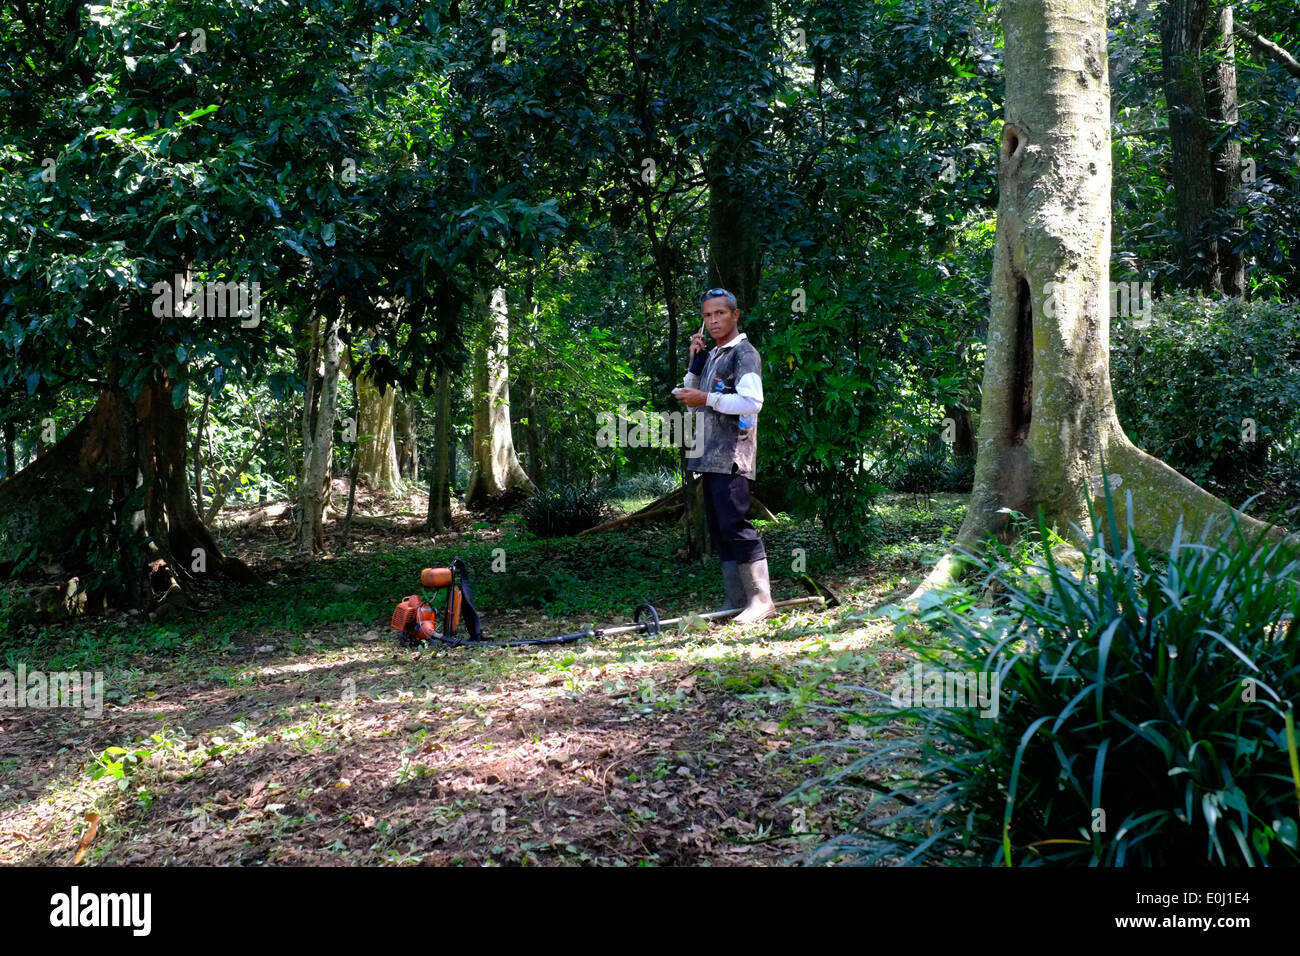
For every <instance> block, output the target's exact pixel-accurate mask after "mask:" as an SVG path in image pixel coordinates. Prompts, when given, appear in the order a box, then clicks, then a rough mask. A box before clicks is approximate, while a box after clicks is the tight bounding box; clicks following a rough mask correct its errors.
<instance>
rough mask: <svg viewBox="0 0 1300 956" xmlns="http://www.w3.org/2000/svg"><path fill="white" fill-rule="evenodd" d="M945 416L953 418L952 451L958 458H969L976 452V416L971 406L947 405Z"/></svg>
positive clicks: (944, 411) (944, 408)
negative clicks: (972, 412)
mask: <svg viewBox="0 0 1300 956" xmlns="http://www.w3.org/2000/svg"><path fill="white" fill-rule="evenodd" d="M943 417H944V418H951V419H952V422H953V430H952V453H953V454H954V455H955V456H956V457H958V458H969V457H970V456H972V455H974V454H975V417H974V416H973V415H972V414H971V410H970V409H969V408H959V407H957V406H956V405H945V406H944V407H943Z"/></svg>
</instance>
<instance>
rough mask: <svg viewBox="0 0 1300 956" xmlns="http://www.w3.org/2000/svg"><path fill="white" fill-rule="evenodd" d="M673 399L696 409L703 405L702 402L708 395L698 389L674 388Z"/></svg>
mask: <svg viewBox="0 0 1300 956" xmlns="http://www.w3.org/2000/svg"><path fill="white" fill-rule="evenodd" d="M673 398H675V399H677V400H678V401H679V402H681V403H682V404H684V405H688V406H690V407H691V408H697V407H699V406H700V405H703V404H704V400H705V399H706V398H708V395H707V394H706V393H705V392H701V391H700V390H699V389H698V388H675V389H673Z"/></svg>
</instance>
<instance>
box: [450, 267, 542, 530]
mask: <svg viewBox="0 0 1300 956" xmlns="http://www.w3.org/2000/svg"><path fill="white" fill-rule="evenodd" d="M480 303H481V299H480ZM483 311H485V312H486V315H485V316H484V321H483V327H482V331H481V333H480V335H479V341H478V344H477V346H476V347H475V350H474V473H473V476H472V477H471V478H470V482H469V489H468V491H467V493H466V496H465V497H466V501H467V503H468V504H469V505H470V506H471V507H480V506H481V505H483V504H484V503H485V502H487V501H488V500H489V499H492V498H499V497H501V496H502V495H505V494H507V493H508V492H512V491H524V492H527V493H528V494H532V492H533V491H535V490H536V488H535V487H534V485H533V482H532V479H530V478H529V477H528V475H527V473H526V472H525V471H524V468H523V466H522V465H521V464H519V456H518V455H517V454H516V453H515V440H514V436H513V435H512V434H511V432H510V381H509V376H510V360H509V354H510V352H509V344H508V340H509V334H510V326H509V316H508V315H507V312H506V292H505V289H501V288H498V289H495V290H493V292H492V299H491V302H490V303H489V304H488V307H487V308H486V310H483Z"/></svg>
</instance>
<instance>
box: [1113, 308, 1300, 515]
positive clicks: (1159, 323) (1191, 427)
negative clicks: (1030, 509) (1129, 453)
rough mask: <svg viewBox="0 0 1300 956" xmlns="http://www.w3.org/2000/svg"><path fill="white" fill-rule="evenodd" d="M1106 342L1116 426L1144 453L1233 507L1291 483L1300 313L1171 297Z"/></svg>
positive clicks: (1298, 425)
mask: <svg viewBox="0 0 1300 956" xmlns="http://www.w3.org/2000/svg"><path fill="white" fill-rule="evenodd" d="M1112 343H1113V348H1112V351H1111V379H1112V382H1113V386H1114V391H1115V401H1116V406H1117V408H1118V412H1119V418H1120V422H1121V423H1122V424H1123V426H1124V429H1125V431H1126V432H1128V434H1129V436H1130V437H1131V438H1132V439H1133V440H1134V441H1135V442H1136V443H1137V444H1138V445H1140V446H1141V447H1142V448H1143V449H1144V450H1146V451H1148V452H1150V453H1151V454H1153V455H1155V456H1156V457H1157V458H1161V459H1164V460H1165V461H1166V462H1168V463H1169V464H1170V465H1172V466H1173V467H1174V468H1176V469H1178V470H1179V471H1180V472H1182V473H1183V474H1185V475H1187V476H1188V477H1189V478H1191V479H1192V480H1193V481H1195V482H1197V483H1198V484H1202V485H1206V486H1207V487H1209V488H1210V489H1211V490H1213V491H1216V492H1217V493H1219V494H1221V495H1226V496H1227V497H1228V498H1229V500H1231V501H1232V502H1233V503H1234V504H1237V505H1240V504H1241V502H1242V501H1244V500H1245V499H1246V498H1249V497H1250V496H1251V495H1253V494H1255V493H1257V492H1259V491H1260V490H1261V488H1262V486H1263V484H1264V483H1266V482H1269V481H1288V480H1289V481H1293V482H1294V481H1300V306H1298V305H1296V304H1294V303H1283V302H1277V301H1267V300H1260V301H1253V302H1242V301H1241V300H1239V299H1223V300H1216V299H1209V298H1205V297H1203V296H1193V295H1184V294H1177V295H1170V296H1166V297H1164V298H1161V299H1159V300H1157V301H1156V303H1155V308H1154V309H1153V316H1152V321H1151V324H1150V325H1149V326H1147V327H1146V328H1144V329H1139V328H1137V327H1136V326H1135V325H1134V324H1133V323H1131V322H1128V321H1124V320H1121V321H1117V322H1115V323H1114V324H1113V325H1112ZM1247 420H1249V421H1250V422H1253V423H1254V432H1255V433H1254V436H1253V437H1254V440H1253V441H1250V440H1243V433H1245V434H1246V435H1249V428H1248V423H1247Z"/></svg>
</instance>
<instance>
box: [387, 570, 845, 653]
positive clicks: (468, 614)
mask: <svg viewBox="0 0 1300 956" xmlns="http://www.w3.org/2000/svg"><path fill="white" fill-rule="evenodd" d="M799 582H800V583H801V584H803V586H804V587H805V588H807V589H808V591H809V592H810V596H809V597H802V598H793V599H791V600H789V601H777V602H776V607H777V608H786V607H797V606H799V605H802V604H824V605H826V606H827V607H835V606H837V605H838V604H839V603H840V599H839V596H838V595H837V594H835V592H834V591H832V590H831V589H830V588H828V587H825V586H824V585H821V584H818V583H817V582H816V581H814V580H813V579H812V578H811V577H809V576H808V575H806V574H805V575H801V576H800V578H799ZM420 584H421V586H423V587H425V588H429V589H433V590H436V591H438V592H440V593H439V595H438V596H436V597H434V599H433V600H432V601H431V602H426V601H425V600H424V598H423V597H422V596H421V595H419V594H412V595H410V596H409V597H407V598H406V599H405V600H404V601H402V602H401V603H400V604H398V605H397V607H396V609H395V610H394V611H393V620H392V626H393V630H394V631H395V632H397V636H398V639H399V640H400V641H401V642H402V644H404V645H407V646H412V647H414V646H418V645H420V644H432V643H433V642H434V641H438V642H440V643H442V644H450V645H452V646H453V647H530V646H534V645H542V644H571V643H573V642H574V641H580V640H582V639H583V638H588V637H606V636H609V635H613V634H658V633H659V632H660V631H661V630H662V629H663V628H665V627H668V626H669V625H672V624H678V623H680V622H682V621H684V620H687V618H686V617H670V618H661V617H660V616H659V610H658V608H656V607H655V606H654V605H653V604H650V603H647V602H643V603H641V604H638V605H637V607H636V610H635V611H633V613H632V623H631V624H615V625H611V626H609V627H589V628H586V629H585V630H581V631H572V632H570V633H568V634H556V635H555V636H554V637H534V638H527V639H520V640H514V641H489V640H487V639H486V638H485V637H484V636H483V625H482V623H481V622H480V621H479V616H478V608H476V607H475V606H474V592H473V589H472V588H471V586H470V574H469V566H468V565H466V564H465V562H464V560H462V559H461V558H459V557H457V558H455V559H453V560H452V562H451V565H450V566H449V567H445V568H425V569H424V570H423V571H421V572H420ZM435 605H440V606H441V608H442V610H441V611H438V610H436V609H435ZM742 610H743V608H731V609H729V610H725V611H710V612H708V613H707V614H698V615H693V616H694V617H696V618H698V619H701V620H705V621H720V620H723V619H725V618H728V617H732V616H734V615H736V614H739V613H740V612H741V611H742ZM643 618H644V620H643ZM462 624H463V625H464V628H465V633H466V637H458V636H457V633H458V632H459V631H460V629H461V625H462Z"/></svg>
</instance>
